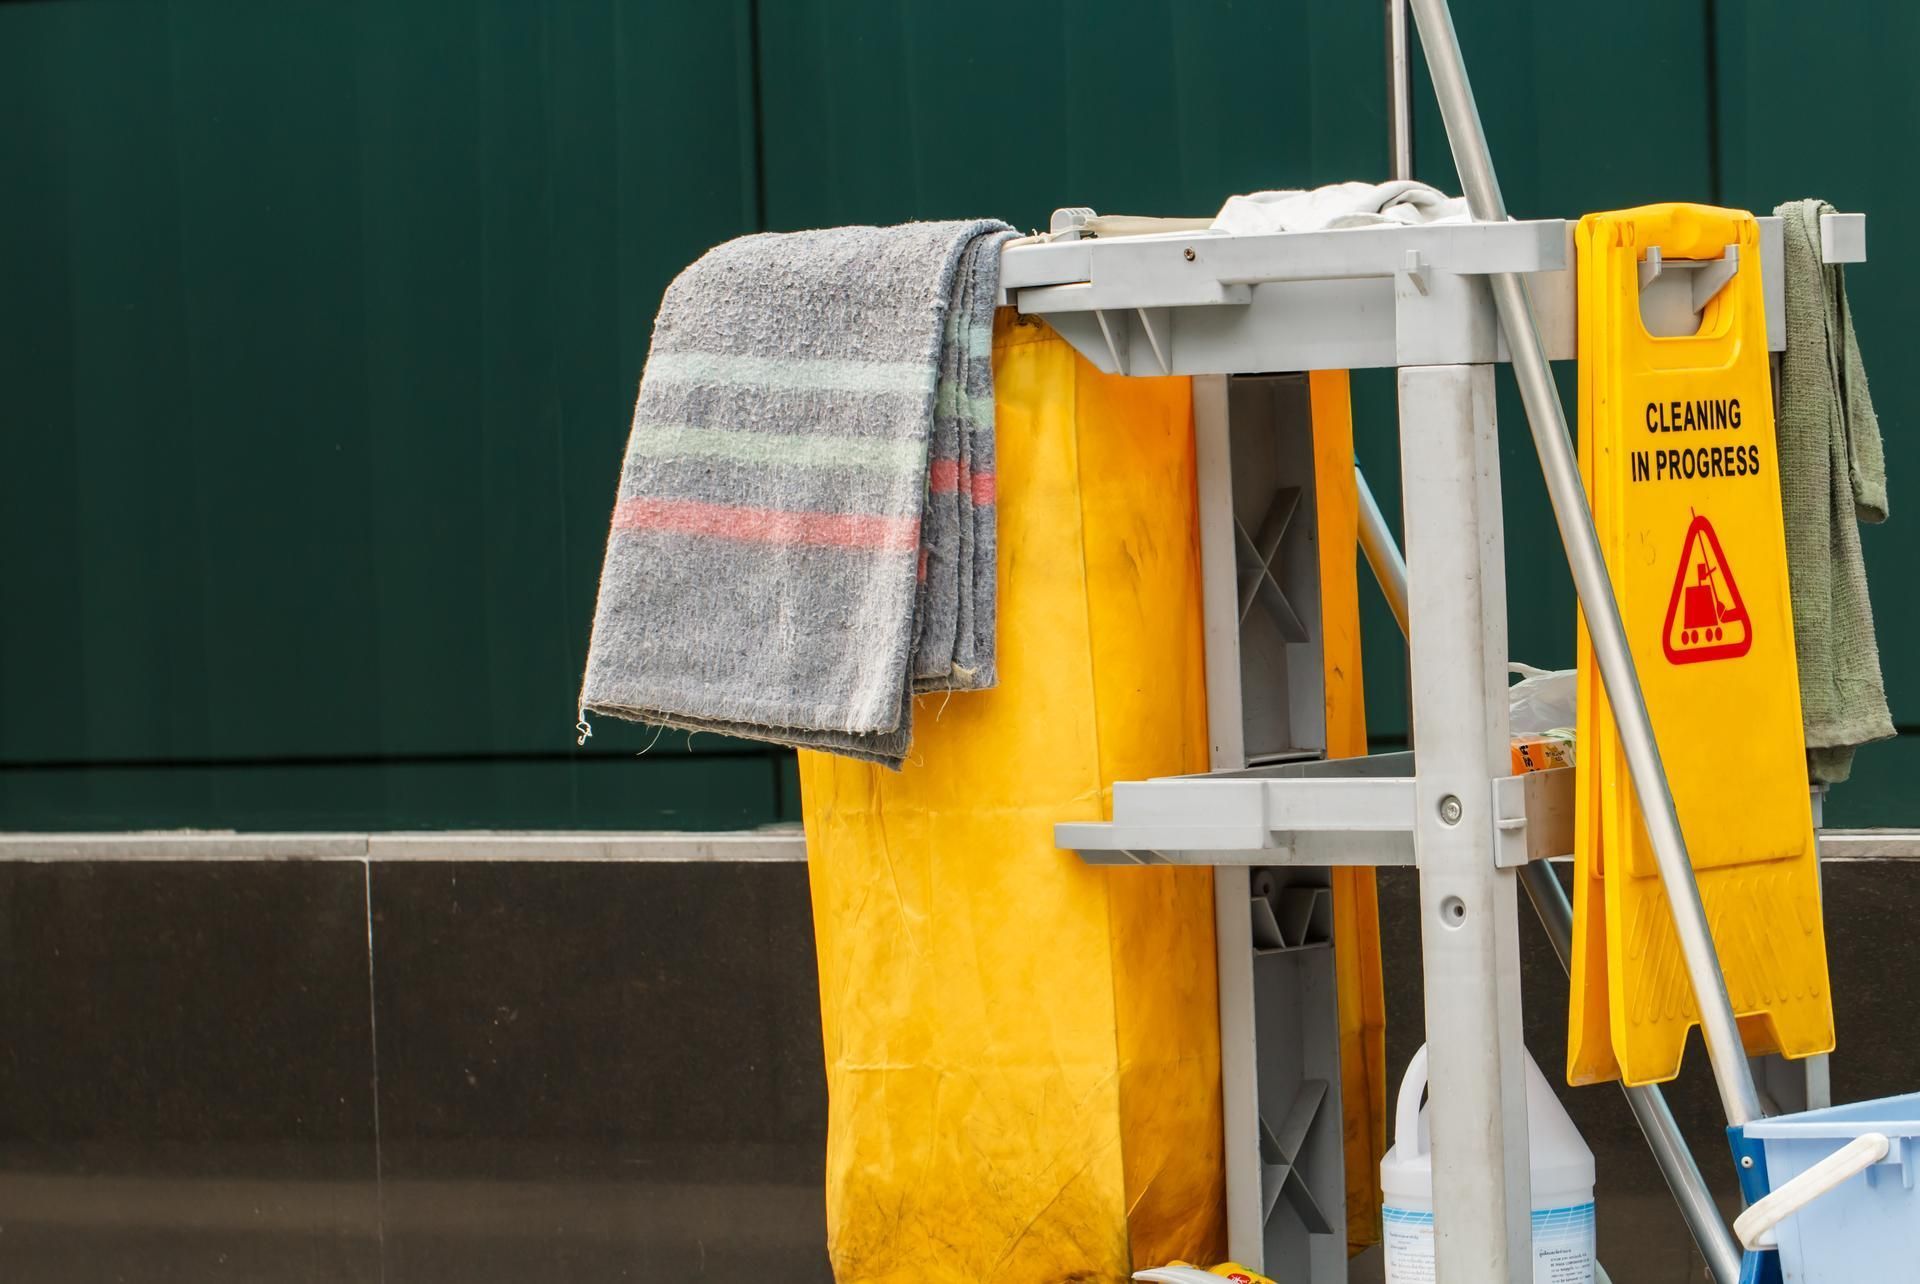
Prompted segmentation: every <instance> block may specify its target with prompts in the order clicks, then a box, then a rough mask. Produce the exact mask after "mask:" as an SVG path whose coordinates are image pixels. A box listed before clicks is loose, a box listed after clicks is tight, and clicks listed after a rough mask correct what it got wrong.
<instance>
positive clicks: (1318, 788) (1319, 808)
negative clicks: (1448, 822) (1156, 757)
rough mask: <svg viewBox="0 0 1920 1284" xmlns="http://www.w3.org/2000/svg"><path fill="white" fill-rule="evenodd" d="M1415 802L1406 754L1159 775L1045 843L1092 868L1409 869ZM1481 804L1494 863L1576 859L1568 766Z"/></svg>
mask: <svg viewBox="0 0 1920 1284" xmlns="http://www.w3.org/2000/svg"><path fill="white" fill-rule="evenodd" d="M1417 795H1418V787H1417V781H1416V777H1415V771H1414V756H1413V755H1412V754H1410V753H1396V754H1374V755H1371V756H1368V757H1365V758H1328V759H1322V760H1319V761H1314V762H1291V763H1280V764H1276V765H1273V766H1267V767H1250V768H1247V769H1246V770H1244V771H1215V772H1208V773H1205V774H1203V775H1193V776H1163V777H1160V778H1158V779H1155V780H1142V781H1128V782H1123V783H1120V784H1116V785H1115V786H1114V787H1113V819H1112V820H1111V821H1109V822H1106V823H1089V822H1078V823H1067V824H1059V825H1055V826H1054V841H1055V843H1057V844H1058V845H1059V846H1060V847H1063V848H1066V849H1068V850H1070V851H1074V852H1077V853H1079V855H1080V858H1081V859H1082V860H1085V861H1087V862H1089V863H1090V864H1096V865H1249V866H1253V865H1308V866H1320V865H1375V866H1380V865H1411V864H1413V863H1414V858H1413V829H1414V817H1415V808H1416V807H1417V806H1418V805H1419V804H1418V797H1417ZM1461 802H1462V804H1463V806H1467V807H1469V808H1470V807H1471V806H1472V803H1471V801H1470V800H1467V799H1462V800H1461ZM1485 805H1486V806H1487V807H1489V808H1491V812H1492V817H1493V821H1494V825H1495V827H1496V829H1497V831H1498V833H1499V835H1500V847H1499V852H1498V855H1497V858H1496V861H1495V863H1496V864H1498V865H1501V866H1505V867H1512V866H1518V865H1523V864H1525V863H1526V862H1528V861H1530V860H1544V859H1546V858H1548V857H1552V856H1563V855H1565V854H1567V853H1568V852H1571V851H1572V850H1573V769H1572V768H1570V767H1562V768H1558V769H1556V770H1553V771H1536V772H1528V773H1525V774H1523V775H1518V776H1504V777H1500V778H1498V779H1496V780H1495V781H1494V782H1493V788H1492V790H1491V794H1490V796H1489V797H1488V798H1487V800H1486V802H1485Z"/></svg>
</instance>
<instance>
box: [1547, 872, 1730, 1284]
mask: <svg viewBox="0 0 1920 1284" xmlns="http://www.w3.org/2000/svg"><path fill="white" fill-rule="evenodd" d="M1520 885H1521V886H1523V887H1525V888H1526V889H1527V899H1529V900H1531V901H1532V902H1533V908H1534V911H1535V912H1536V913H1538V914H1539V915H1540V925H1541V926H1542V927H1544V928H1545V929H1546V930H1547V939H1548V940H1550V941H1552V942H1553V952H1554V953H1555V954H1558V955H1559V956H1560V966H1561V967H1564V968H1567V969H1568V970H1569V971H1571V970H1572V962H1573V906H1572V905H1571V904H1570V903H1569V902H1568V901H1567V893H1566V889H1565V888H1563V887H1561V886H1560V880H1559V879H1558V878H1555V877H1554V874H1553V870H1552V869H1550V868H1549V867H1548V866H1547V864H1546V862H1544V861H1536V862H1534V863H1533V864H1530V865H1528V866H1526V868H1524V869H1522V870H1521V871H1520ZM1620 1090H1621V1091H1622V1092H1623V1093H1625V1094H1626V1098H1627V1105H1629V1106H1630V1107H1632V1109H1633V1117H1634V1118H1635V1119H1637V1120H1639V1121H1640V1131H1641V1132H1643V1133H1645V1134H1646V1137H1647V1147H1648V1149H1650V1150H1652V1151H1653V1162H1654V1163H1656V1164H1658V1165H1659V1167H1660V1175H1661V1176H1663V1177H1665V1178H1666V1179H1667V1189H1669V1190H1671V1191H1672V1192H1673V1199H1674V1202H1675V1203H1676V1204H1678V1205H1679V1206H1680V1216H1681V1217H1682V1218H1683V1219H1684V1220H1685V1221H1686V1223H1687V1229H1688V1230H1689V1231H1691V1232H1693V1242H1694V1243H1695V1244H1696V1245H1698V1246H1699V1249H1700V1255H1701V1256H1702V1257H1704V1258H1706V1259H1707V1270H1708V1271H1710V1272H1711V1273H1712V1274H1713V1278H1714V1284H1739V1280H1740V1248H1739V1245H1737V1244H1736V1243H1735V1242H1734V1239H1733V1232H1732V1231H1730V1230H1728V1229H1727V1224H1726V1223H1725V1222H1723V1221H1721V1220H1720V1209H1719V1207H1718V1206H1716V1205H1715V1204H1714V1202H1713V1196H1712V1195H1711V1194H1709V1193H1708V1191H1707V1182H1706V1179H1705V1178H1704V1177H1702V1176H1701V1175H1700V1165H1699V1164H1697V1163H1695V1162H1694V1160H1693V1152H1692V1151H1691V1150H1689V1149H1688V1148H1687V1139H1686V1138H1685V1137H1683V1136H1681V1135H1680V1125H1679V1124H1677V1123H1675V1122H1674V1119H1673V1111H1672V1110H1671V1109H1669V1108H1668V1107H1667V1099H1666V1096H1665V1095H1664V1094H1663V1093H1662V1092H1661V1091H1660V1089H1658V1088H1656V1087H1654V1086H1652V1085H1651V1084H1649V1085H1647V1086H1645V1087H1639V1088H1633V1087H1628V1086H1627V1085H1626V1084H1624V1083H1623V1084H1621V1085H1620Z"/></svg>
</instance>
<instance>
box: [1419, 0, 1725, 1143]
mask: <svg viewBox="0 0 1920 1284" xmlns="http://www.w3.org/2000/svg"><path fill="white" fill-rule="evenodd" d="M1412 4H1413V16H1414V20H1415V21H1416V22H1417V23H1418V24H1419V27H1420V43H1421V45H1422V46H1423V47H1424V48H1425V50H1426V54H1427V68H1428V70H1429V71H1430V72H1431V73H1432V76H1433V88H1434V93H1435V95H1436V96H1437V97H1438V98H1439V100H1440V115H1441V118H1442V119H1443V120H1444V121H1445V122H1446V126H1447V139H1448V141H1449V143H1450V144H1451V145H1452V148H1453V159H1454V166H1455V168H1456V169H1458V170H1459V172H1460V181H1461V184H1462V185H1463V186H1464V187H1465V189H1466V196H1467V204H1468V207H1469V208H1470V209H1471V210H1472V211H1473V217H1474V218H1475V219H1476V220H1477V221H1479V222H1483V223H1498V222H1504V221H1505V220H1506V217H1507V209H1506V203H1505V202H1504V201H1503V200H1502V199H1501V196H1500V183H1499V180H1498V179H1497V178H1496V177H1495V175H1494V172H1493V158H1492V156H1491V154H1490V153H1489V152H1488V150H1487V138H1486V133H1485V132H1484V130H1483V129H1482V127H1481V123H1480V111H1479V108H1478V107H1476V106H1475V105H1474V101H1473V87H1472V86H1471V85H1470V84H1469V83H1468V81H1467V68H1466V63H1465V62H1464V61H1463V60H1462V58H1461V54H1460V41H1459V37H1458V35H1457V34H1456V33H1455V32H1454V29H1453V17H1452V14H1451V13H1450V12H1449V11H1448V8H1447V0H1412ZM1488 280H1489V284H1490V285H1491V286H1492V289H1493V299H1494V303H1495V305H1496V306H1497V307H1498V308H1499V310H1500V324H1501V328H1502V329H1504V330H1505V331H1506V335H1507V347H1508V349H1510V351H1511V353H1512V356H1513V373H1514V378H1515V379H1516V380H1517V381H1518V383H1519V385H1520V399H1521V401H1522V402H1523V403H1524V404H1525V405H1526V409H1527V422H1528V424H1529V426H1530V427H1531V428H1532V430H1533V444H1534V449H1535V451H1536V452H1537V453H1538V454H1539V456H1540V471H1541V473H1542V474H1543V475H1544V476H1545V478H1546V483H1547V494H1548V496H1549V497H1550V498H1551V499H1552V500H1553V511H1554V516H1555V518H1556V519H1557V520H1558V522H1559V525H1560V540H1561V543H1563V544H1564V545H1565V546H1566V550H1567V563H1568V565H1569V566H1570V567H1571V568H1572V571H1573V585H1574V589H1575V591H1576V592H1577V593H1578V594H1579V598H1580V607H1581V609H1582V610H1583V611H1584V612H1585V613H1586V620H1587V633H1588V635H1589V636H1590V637H1591V639H1592V642H1593V654H1594V659H1595V660H1596V661H1598V663H1599V666H1600V678H1601V681H1602V682H1604V683H1605V685H1606V690H1607V698H1608V700H1609V701H1611V703H1612V706H1613V716H1614V721H1615V723H1616V724H1617V725H1618V727H1619V730H1620V743H1621V748H1622V749H1623V750H1624V751H1625V755H1626V759H1627V768H1628V771H1629V773H1630V774H1631V776H1632V778H1633V787H1634V793H1635V794H1636V795H1637V796H1638V798H1639V800H1640V811H1641V815H1642V816H1643V817H1644V819H1645V821H1646V826H1647V837H1648V838H1649V839H1650V840H1651V841H1652V843H1653V852H1654V857H1655V859H1656V860H1657V862H1658V863H1659V866H1660V879H1661V882H1662V883H1664V884H1665V886H1666V889H1667V903H1668V905H1669V907H1670V908H1671V909H1672V911H1673V923H1674V927H1675V929H1676V932H1677V934H1678V937H1679V941H1680V952H1681V954H1682V956H1683V957H1684V958H1685V959H1686V963H1687V975H1688V976H1689V978H1690V979H1691V980H1692V982H1693V994H1694V1000H1695V1002H1696V1003H1697V1004H1698V1005H1699V1009H1700V1030H1701V1033H1702V1034H1703V1035H1705V1037H1706V1042H1707V1056H1708V1059H1709V1060H1711V1061H1712V1063H1713V1078H1714V1082H1715V1084H1716V1085H1717V1086H1718V1087H1719V1089H1720V1101H1721V1104H1722V1106H1723V1107H1724V1108H1725V1110H1726V1115H1727V1122H1728V1123H1731V1124H1736V1125H1738V1124H1744V1123H1749V1122H1751V1121H1753V1120H1755V1119H1758V1118H1760V1117H1761V1110H1760V1099H1759V1095H1758V1094H1757V1093H1756V1092H1755V1091H1754V1085H1753V1072H1752V1070H1751V1068H1750V1067H1749V1066H1748V1065H1747V1053H1746V1048H1745V1046H1744V1045H1743V1044H1742V1043H1741V1040H1740V1027H1739V1024H1738V1023H1737V1022H1736V1021H1735V1019H1734V1015H1733V1004H1732V1003H1731V1002H1730V1001H1729V1000H1728V998H1727V984H1726V978H1725V977H1724V976H1723V975H1722V974H1721V971H1720V961H1719V957H1718V956H1717V955H1716V953H1715V952H1714V947H1713V933H1712V931H1711V930H1710V929H1709V927H1708V926H1707V915H1706V910H1705V909H1704V908H1703V907H1702V905H1701V903H1700V888H1699V887H1698V885H1696V884H1695V883H1694V881H1693V865H1692V862H1691V861H1689V860H1688V858H1687V842H1686V838H1685V837H1684V836H1683V835H1682V833H1681V831H1680V817H1679V814H1678V813H1677V812H1675V811H1674V807H1673V795H1672V793H1671V792H1670V791H1669V790H1668V788H1667V777H1666V770H1665V768H1664V767H1662V766H1661V763H1660V748H1659V745H1658V744H1657V743H1656V742H1655V740H1654V735H1653V720H1652V719H1651V718H1650V717H1649V716H1648V714H1647V704H1646V700H1645V698H1644V697H1643V696H1642V695H1641V692H1640V680H1639V677H1638V676H1637V675H1636V674H1635V672H1634V667H1633V652H1632V651H1631V650H1630V649H1629V647H1628V645H1627V634H1626V629H1625V627H1624V626H1623V625H1622V624H1621V622H1620V608H1619V606H1618V604H1617V603H1616V602H1615V601H1614V600H1613V586H1612V584H1611V583H1610V582H1609V580H1608V578H1607V564H1606V560H1605V559H1604V558H1603V557H1602V556H1601V552H1600V540H1599V537H1598V536H1597V535H1596V534H1595V532H1594V529H1593V514H1592V513H1591V512H1590V511H1589V510H1588V508H1587V497H1586V491H1585V489H1584V488H1583V487H1582V485H1581V482H1580V470H1579V465H1578V463H1577V462H1576V460H1575V459H1574V454H1573V443H1572V441H1571V439H1570V438H1569V436H1568V433H1567V423H1566V415H1565V413H1564V412H1563V411H1562V409H1561V406H1560V393H1559V389H1557V388H1556V387H1555V386H1554V382H1553V373H1552V371H1551V370H1550V369H1549V367H1548V365H1547V356H1546V351H1545V349H1543V348H1542V347H1541V344H1540V332H1539V329H1538V328H1537V327H1536V325H1535V323H1534V317H1533V300H1532V299H1531V298H1530V297H1529V296H1528V294H1527V287H1526V282H1525V280H1524V279H1523V278H1522V277H1520V276H1517V275H1514V274H1512V273H1500V274H1497V275H1494V276H1491V277H1490V278H1489V279H1488Z"/></svg>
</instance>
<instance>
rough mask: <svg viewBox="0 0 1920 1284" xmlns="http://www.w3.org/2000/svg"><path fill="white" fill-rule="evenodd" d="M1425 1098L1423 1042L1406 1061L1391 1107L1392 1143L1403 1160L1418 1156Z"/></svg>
mask: <svg viewBox="0 0 1920 1284" xmlns="http://www.w3.org/2000/svg"><path fill="white" fill-rule="evenodd" d="M1426 1095H1427V1045H1426V1044H1424V1043H1423V1044H1421V1045H1420V1050H1419V1051H1418V1052H1416V1053H1414V1054H1413V1060H1411V1061H1409V1062H1407V1073H1406V1077H1405V1078H1403V1079H1401V1080H1400V1096H1399V1098H1398V1099H1397V1100H1396V1101H1395V1103H1394V1108H1393V1140H1394V1144H1395V1145H1397V1146H1399V1148H1400V1155H1401V1157H1402V1158H1403V1159H1408V1158H1412V1157H1414V1156H1416V1155H1418V1154H1420V1153H1421V1150H1420V1098H1422V1097H1424V1096H1426Z"/></svg>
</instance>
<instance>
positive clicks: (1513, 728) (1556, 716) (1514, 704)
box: [1507, 664, 1577, 740]
mask: <svg viewBox="0 0 1920 1284" xmlns="http://www.w3.org/2000/svg"><path fill="white" fill-rule="evenodd" d="M1507 672H1508V673H1517V674H1519V675H1520V681H1518V682H1516V683H1514V684H1513V685H1512V686H1510V687H1508V688H1507V720H1508V723H1509V726H1508V733H1509V734H1511V735H1512V736H1514V737H1515V738H1516V739H1518V738H1519V737H1521V736H1544V735H1548V734H1550V733H1554V732H1564V733H1565V736H1564V738H1565V739H1567V740H1571V739H1573V724H1574V677H1575V674H1576V672H1577V670H1574V669H1536V668H1534V667H1533V666H1532V665H1531V664H1509V665H1507Z"/></svg>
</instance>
